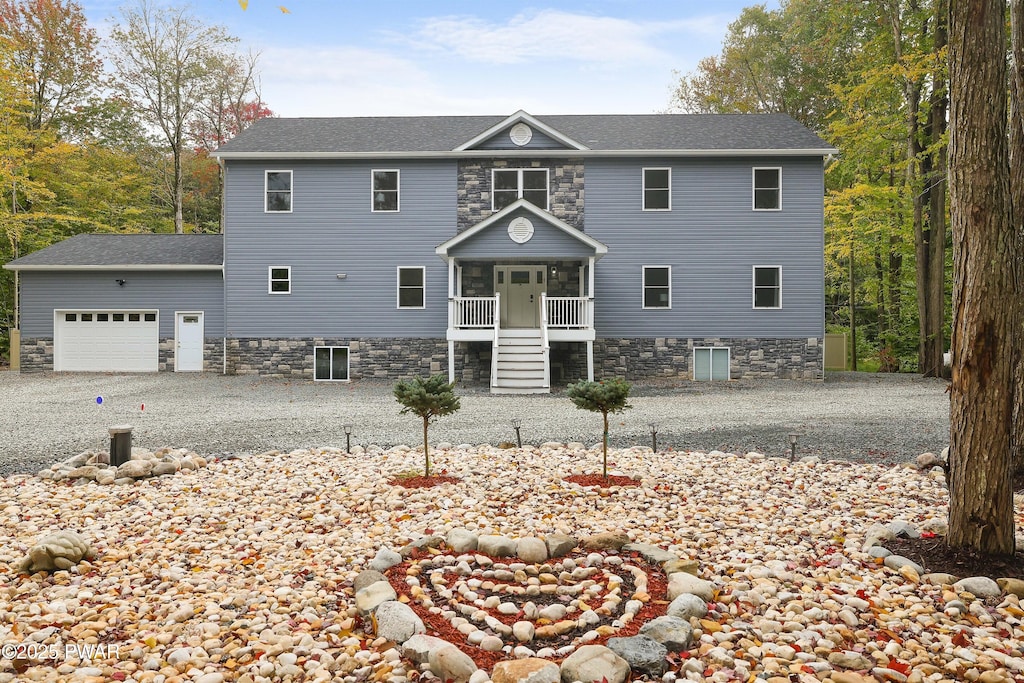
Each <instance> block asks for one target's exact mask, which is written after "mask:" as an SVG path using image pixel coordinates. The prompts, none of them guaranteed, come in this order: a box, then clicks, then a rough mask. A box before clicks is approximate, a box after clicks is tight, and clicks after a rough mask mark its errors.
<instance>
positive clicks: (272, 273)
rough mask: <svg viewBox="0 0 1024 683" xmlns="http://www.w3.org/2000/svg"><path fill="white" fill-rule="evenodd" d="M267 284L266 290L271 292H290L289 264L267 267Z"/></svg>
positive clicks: (290, 270)
mask: <svg viewBox="0 0 1024 683" xmlns="http://www.w3.org/2000/svg"><path fill="white" fill-rule="evenodd" d="M267 277H268V281H269V284H268V286H267V291H268V292H269V293H271V294H291V293H292V267H291V266H270V268H268V269H267Z"/></svg>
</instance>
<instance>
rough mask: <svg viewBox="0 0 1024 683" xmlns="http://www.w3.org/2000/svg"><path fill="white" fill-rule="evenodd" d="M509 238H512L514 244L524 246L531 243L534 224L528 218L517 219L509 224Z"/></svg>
mask: <svg viewBox="0 0 1024 683" xmlns="http://www.w3.org/2000/svg"><path fill="white" fill-rule="evenodd" d="M508 236H509V237H511V238H512V241H513V242H516V243H518V244H522V243H523V242H529V241H530V238H531V237H533V223H531V222H530V220H529V219H528V218H523V217H522V216H520V217H519V218H515V219H513V220H512V222H511V223H509V224H508Z"/></svg>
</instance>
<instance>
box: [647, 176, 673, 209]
mask: <svg viewBox="0 0 1024 683" xmlns="http://www.w3.org/2000/svg"><path fill="white" fill-rule="evenodd" d="M643 193H644V211H671V210H672V169H671V168H645V169H644V178H643Z"/></svg>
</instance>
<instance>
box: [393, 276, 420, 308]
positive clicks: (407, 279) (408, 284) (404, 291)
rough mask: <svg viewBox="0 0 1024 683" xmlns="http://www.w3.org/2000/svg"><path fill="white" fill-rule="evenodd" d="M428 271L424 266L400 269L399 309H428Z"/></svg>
mask: <svg viewBox="0 0 1024 683" xmlns="http://www.w3.org/2000/svg"><path fill="white" fill-rule="evenodd" d="M426 270H427V269H426V268H424V267H423V266H399V267H398V307H399V308H426V301H427V299H426V289H427V287H426V285H427V274H426Z"/></svg>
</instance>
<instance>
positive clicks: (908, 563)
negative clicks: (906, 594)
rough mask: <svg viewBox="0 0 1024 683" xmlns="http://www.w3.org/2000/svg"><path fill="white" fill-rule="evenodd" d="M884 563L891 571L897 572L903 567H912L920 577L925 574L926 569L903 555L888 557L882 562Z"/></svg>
mask: <svg viewBox="0 0 1024 683" xmlns="http://www.w3.org/2000/svg"><path fill="white" fill-rule="evenodd" d="M882 563H883V564H885V566H886V567H888V568H889V569H895V570H896V571H899V570H900V569H902V568H903V567H911V568H912V569H913V570H914V571H915V572H917V574H918V576H920V575H921V574H924V567H922V566H921V565H919V564H918V563H917V562H914V561H913V560H911V559H910V558H908V557H903V556H902V555H887V556H886V557H885V559H883V560H882Z"/></svg>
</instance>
